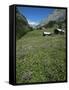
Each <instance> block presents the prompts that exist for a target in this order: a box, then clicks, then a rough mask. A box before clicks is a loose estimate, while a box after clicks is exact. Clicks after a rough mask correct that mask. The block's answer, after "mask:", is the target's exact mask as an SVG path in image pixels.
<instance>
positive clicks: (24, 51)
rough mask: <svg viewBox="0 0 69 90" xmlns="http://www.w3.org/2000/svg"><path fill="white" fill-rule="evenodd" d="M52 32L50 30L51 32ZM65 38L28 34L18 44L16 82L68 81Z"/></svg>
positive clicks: (35, 33)
mask: <svg viewBox="0 0 69 90" xmlns="http://www.w3.org/2000/svg"><path fill="white" fill-rule="evenodd" d="M49 31H50V30H49ZM65 44H66V43H65V36H64V35H54V36H45V37H44V36H42V31H41V30H35V31H31V32H28V33H27V34H26V35H25V36H23V37H22V38H21V39H20V40H18V41H17V42H16V82H17V83H30V82H49V81H64V80H66V68H65V67H66V55H65V52H66V51H65V50H66V47H65Z"/></svg>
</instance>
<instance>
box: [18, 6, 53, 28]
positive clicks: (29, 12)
mask: <svg viewBox="0 0 69 90" xmlns="http://www.w3.org/2000/svg"><path fill="white" fill-rule="evenodd" d="M17 8H18V10H19V12H20V13H21V14H22V15H24V16H25V17H26V19H27V21H28V23H29V24H30V25H35V26H36V25H38V24H39V23H40V22H41V21H42V20H43V19H44V18H45V19H47V17H48V15H49V14H51V13H53V11H54V9H53V8H37V7H21V6H20V7H19V6H18V7H17Z"/></svg>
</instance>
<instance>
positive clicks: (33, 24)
mask: <svg viewBox="0 0 69 90" xmlns="http://www.w3.org/2000/svg"><path fill="white" fill-rule="evenodd" d="M28 23H29V25H31V26H37V25H38V24H39V23H37V22H34V21H30V20H28Z"/></svg>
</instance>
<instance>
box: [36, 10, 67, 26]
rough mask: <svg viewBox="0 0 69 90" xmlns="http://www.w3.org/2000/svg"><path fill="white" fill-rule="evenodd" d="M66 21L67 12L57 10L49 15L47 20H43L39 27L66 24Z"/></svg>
mask: <svg viewBox="0 0 69 90" xmlns="http://www.w3.org/2000/svg"><path fill="white" fill-rule="evenodd" d="M65 20H66V10H64V9H55V10H54V12H52V13H51V14H49V15H48V17H47V18H43V20H42V21H41V23H40V24H39V25H38V26H37V27H43V26H47V25H48V26H49V25H51V26H52V25H53V24H55V23H59V22H61V23H62V22H64V21H65Z"/></svg>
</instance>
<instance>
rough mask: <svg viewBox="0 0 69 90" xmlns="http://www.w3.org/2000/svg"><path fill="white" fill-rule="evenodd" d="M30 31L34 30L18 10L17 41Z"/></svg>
mask: <svg viewBox="0 0 69 90" xmlns="http://www.w3.org/2000/svg"><path fill="white" fill-rule="evenodd" d="M30 30H32V28H31V27H30V26H29V24H28V21H27V19H26V17H25V16H24V15H22V14H21V13H20V12H19V11H18V10H16V39H19V38H21V37H22V36H23V35H25V34H26V33H27V32H28V31H30Z"/></svg>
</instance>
